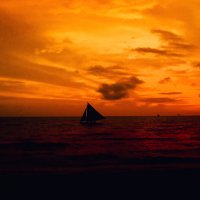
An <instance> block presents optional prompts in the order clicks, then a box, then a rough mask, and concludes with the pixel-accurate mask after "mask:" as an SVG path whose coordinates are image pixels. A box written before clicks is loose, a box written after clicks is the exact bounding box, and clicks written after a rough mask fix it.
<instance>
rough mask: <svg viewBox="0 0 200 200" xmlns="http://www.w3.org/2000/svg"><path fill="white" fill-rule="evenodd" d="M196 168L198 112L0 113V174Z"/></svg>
mask: <svg viewBox="0 0 200 200" xmlns="http://www.w3.org/2000/svg"><path fill="white" fill-rule="evenodd" d="M185 168H197V169H200V117H197V116H196V117H195V116H194V117H191V116H190V117H188V116H174V117H107V119H106V120H103V121H101V122H99V123H98V124H96V125H92V126H88V125H81V124H80V123H79V118H77V117H19V118H15V117H12V118H4V117H1V118H0V174H6V173H7V174H12V173H14V174H26V173H27V174H34V173H36V174H38V173H41V174H44V173H46V174H52V173H53V174H54V173H56V174H71V173H90V172H94V173H96V172H108V173H109V172H129V171H134V170H140V171H141V170H151V169H153V170H165V169H185Z"/></svg>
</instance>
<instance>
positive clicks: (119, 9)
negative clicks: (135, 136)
mask: <svg viewBox="0 0 200 200" xmlns="http://www.w3.org/2000/svg"><path fill="white" fill-rule="evenodd" d="M199 9H200V2H199V1H197V0H190V1H188V0H178V1H176V2H174V1H172V0H163V1H161V0H135V1H128V0H115V1H114V0H106V1H105V0H92V1H90V0H88V1H83V0H76V1H68V0H59V1H55V0H40V1H39V2H36V1H33V0H29V1H27V0H21V1H17V0H2V1H1V4H0V11H1V12H0V43H1V48H0V53H1V56H0V99H1V101H0V116H79V115H81V114H82V112H83V109H84V107H85V104H86V102H90V103H91V104H92V105H94V107H95V108H96V109H97V110H100V112H102V113H103V114H104V115H111V116H115V115H118V116H120V115H122V116H126V115H129V116H130V115H156V114H157V113H159V114H160V115H177V114H178V113H180V114H181V115H198V114H200V83H199V81H198V80H199V76H200V59H199V53H200V41H199V35H200V23H199V19H200V14H199V12H198V11H199Z"/></svg>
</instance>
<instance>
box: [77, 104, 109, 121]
mask: <svg viewBox="0 0 200 200" xmlns="http://www.w3.org/2000/svg"><path fill="white" fill-rule="evenodd" d="M102 119H105V117H104V116H103V115H102V114H100V113H99V112H98V111H97V110H95V109H94V108H93V106H92V105H91V104H89V103H87V106H86V108H85V111H84V113H83V116H82V117H81V120H80V123H81V124H95V123H96V121H98V120H102Z"/></svg>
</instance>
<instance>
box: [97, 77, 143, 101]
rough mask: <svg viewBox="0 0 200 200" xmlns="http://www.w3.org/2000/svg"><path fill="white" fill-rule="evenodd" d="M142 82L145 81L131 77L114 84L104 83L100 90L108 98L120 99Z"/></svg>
mask: <svg viewBox="0 0 200 200" xmlns="http://www.w3.org/2000/svg"><path fill="white" fill-rule="evenodd" d="M142 83H143V81H142V80H140V79H138V78H137V77H131V78H129V79H126V80H122V81H119V82H116V83H113V84H102V85H101V87H100V88H99V89H98V92H99V93H101V94H102V95H103V98H104V99H106V100H119V99H123V98H125V97H127V96H128V92H129V90H131V89H134V88H136V86H137V85H139V84H142Z"/></svg>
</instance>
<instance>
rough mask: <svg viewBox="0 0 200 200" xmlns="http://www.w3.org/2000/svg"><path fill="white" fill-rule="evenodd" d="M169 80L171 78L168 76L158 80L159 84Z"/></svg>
mask: <svg viewBox="0 0 200 200" xmlns="http://www.w3.org/2000/svg"><path fill="white" fill-rule="evenodd" d="M170 81H171V78H170V77H166V78H164V79H162V80H160V81H159V83H160V84H165V83H169V82H170Z"/></svg>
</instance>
